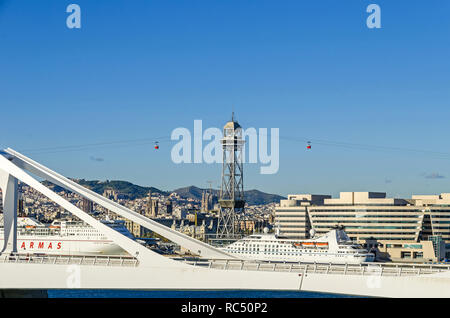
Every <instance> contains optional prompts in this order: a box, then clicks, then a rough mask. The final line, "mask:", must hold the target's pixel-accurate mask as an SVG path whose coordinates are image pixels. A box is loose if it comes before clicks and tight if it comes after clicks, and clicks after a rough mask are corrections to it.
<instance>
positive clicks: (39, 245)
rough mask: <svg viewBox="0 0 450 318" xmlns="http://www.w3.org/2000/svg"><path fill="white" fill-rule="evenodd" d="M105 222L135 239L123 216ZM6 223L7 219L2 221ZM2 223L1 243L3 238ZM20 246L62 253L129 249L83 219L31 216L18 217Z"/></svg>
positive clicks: (26, 249) (32, 250)
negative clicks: (43, 219) (43, 220)
mask: <svg viewBox="0 0 450 318" xmlns="http://www.w3.org/2000/svg"><path fill="white" fill-rule="evenodd" d="M101 222H102V223H103V224H105V225H108V226H109V227H111V228H113V229H114V230H116V231H118V232H120V233H122V234H124V235H125V236H127V237H129V238H132V239H134V237H133V235H132V234H131V233H130V232H129V231H128V230H127V228H126V227H125V221H122V220H114V221H112V220H103V221H101ZM2 223H3V222H2ZM3 230H4V229H3V226H1V227H0V244H2V242H1V241H3ZM17 249H18V252H21V253H24V252H25V253H30V254H36V253H42V254H62V255H92V254H102V255H126V254H127V253H126V252H125V251H124V250H123V249H122V248H121V247H119V246H118V245H117V244H115V243H114V242H113V241H111V240H110V239H108V238H107V237H106V236H105V235H103V234H101V233H100V232H98V231H97V230H96V229H94V228H92V227H90V226H89V225H87V224H86V223H84V222H82V221H74V220H55V221H53V222H52V223H51V224H44V223H41V222H39V221H38V220H36V219H35V218H31V217H18V218H17Z"/></svg>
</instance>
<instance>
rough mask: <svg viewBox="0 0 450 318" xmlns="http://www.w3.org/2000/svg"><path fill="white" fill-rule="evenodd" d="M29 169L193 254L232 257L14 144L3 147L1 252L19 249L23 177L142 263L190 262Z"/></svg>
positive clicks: (0, 158) (0, 160)
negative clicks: (129, 232) (154, 247)
mask: <svg viewBox="0 0 450 318" xmlns="http://www.w3.org/2000/svg"><path fill="white" fill-rule="evenodd" d="M26 171H28V172H30V173H32V174H34V175H36V176H38V177H40V178H43V179H45V180H47V181H50V182H52V183H54V184H56V185H58V186H60V187H62V188H64V189H66V190H69V191H72V192H74V193H77V194H78V195H80V196H82V197H85V198H87V199H88V200H91V201H93V202H95V203H97V204H99V205H101V206H103V207H104V208H106V209H108V210H110V211H112V212H114V213H116V214H118V215H120V216H122V217H124V218H126V219H128V220H130V221H132V222H134V223H137V224H139V225H141V226H143V227H145V228H147V229H149V230H151V231H153V232H155V233H158V234H159V235H161V236H163V237H165V238H167V239H168V240H170V241H172V242H174V243H176V244H178V245H180V246H182V247H184V248H186V249H188V250H190V251H191V252H192V253H194V254H198V255H200V256H202V257H205V258H221V259H232V258H233V257H232V256H230V255H229V254H226V253H225V252H223V251H221V250H219V249H217V248H214V247H212V246H210V245H208V244H206V243H204V242H201V241H198V240H196V239H194V238H191V237H189V236H187V235H185V234H182V233H180V232H178V231H175V230H172V229H171V228H168V227H167V226H164V225H162V224H159V223H157V222H155V221H153V220H151V219H149V218H147V217H145V216H143V215H141V214H139V213H137V212H135V211H132V210H130V209H128V208H126V207H124V206H122V205H120V204H118V203H116V202H114V201H111V200H109V199H107V198H105V197H103V196H102V195H100V194H98V193H96V192H94V191H91V190H89V189H86V188H85V187H83V186H80V185H79V184H77V183H75V182H74V181H71V180H69V179H68V178H66V177H64V176H62V175H60V174H58V173H56V172H54V171H52V170H50V169H49V168H47V167H45V166H43V165H41V164H39V163H37V162H35V161H33V160H31V159H30V158H27V157H26V156H24V155H22V154H20V153H18V152H16V151H14V150H13V149H11V148H7V149H5V150H4V151H0V188H1V189H2V193H3V214H4V216H3V218H4V222H5V224H4V228H5V231H4V232H5V234H4V235H5V241H4V246H3V248H2V250H1V252H2V253H11V252H17V181H18V180H20V181H21V182H23V183H25V184H27V185H29V186H30V187H32V188H34V189H35V190H37V191H39V192H40V193H42V194H43V195H45V196H46V197H48V198H49V199H50V200H52V201H54V202H55V203H57V204H58V205H60V206H61V207H63V208H64V209H66V210H67V211H69V212H71V213H72V214H74V215H75V216H77V217H78V218H80V219H81V220H83V221H84V222H86V223H87V224H89V225H90V226H92V227H93V228H95V229H96V230H97V231H99V232H100V233H102V234H104V235H105V236H106V237H108V238H109V239H111V240H112V241H114V242H115V243H116V244H117V245H119V246H120V247H121V248H123V249H124V250H125V251H127V252H128V253H129V254H130V255H131V256H134V257H136V258H137V259H138V260H139V262H140V263H142V264H147V265H149V264H151V265H164V264H165V265H169V264H170V265H172V266H187V265H184V264H180V263H179V262H176V261H173V260H170V259H168V258H166V257H164V256H161V255H159V254H157V253H155V252H153V251H151V250H149V249H147V248H146V247H144V246H142V245H140V244H139V243H137V242H135V241H133V240H132V239H130V238H128V237H126V236H124V235H123V234H121V233H119V232H117V231H115V230H114V229H112V228H110V227H109V226H107V225H105V224H103V223H102V222H100V221H98V220H96V219H95V218H93V217H92V216H90V215H89V214H87V213H86V212H84V211H82V210H81V209H79V208H78V207H76V206H75V205H73V204H71V203H70V202H69V201H67V200H65V199H64V198H62V197H61V196H59V195H58V194H56V193H55V192H53V191H52V190H50V189H49V188H47V187H46V186H44V185H43V184H42V183H41V182H39V181H38V180H36V179H35V178H34V177H32V176H31V175H29V174H28V173H27V172H26Z"/></svg>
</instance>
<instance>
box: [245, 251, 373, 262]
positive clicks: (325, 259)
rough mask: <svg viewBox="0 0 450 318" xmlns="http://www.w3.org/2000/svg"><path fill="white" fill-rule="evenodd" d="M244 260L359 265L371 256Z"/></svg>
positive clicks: (257, 258) (252, 257)
mask: <svg viewBox="0 0 450 318" xmlns="http://www.w3.org/2000/svg"><path fill="white" fill-rule="evenodd" d="M240 256H241V258H242V259H244V260H256V261H266V262H295V263H298V262H301V263H321V264H328V263H332V264H361V263H365V262H372V261H373V256H371V255H366V256H361V257H340V256H338V255H332V254H329V253H328V254H326V255H320V254H318V255H311V256H310V255H302V256H300V255H297V256H291V255H289V256H283V257H276V256H270V255H264V254H262V255H248V256H247V255H244V254H243V255H240Z"/></svg>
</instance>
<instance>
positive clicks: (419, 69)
mask: <svg viewBox="0 0 450 318" xmlns="http://www.w3.org/2000/svg"><path fill="white" fill-rule="evenodd" d="M70 3H76V4H78V5H80V7H81V14H82V28H81V29H79V30H75V29H68V28H67V27H66V18H67V16H68V14H67V13H66V7H67V6H68V5H69V4H70ZM370 3H377V4H378V5H380V7H381V21H382V22H381V23H382V28H381V29H368V28H367V26H366V18H367V16H368V13H366V7H367V6H368V5H369V4H370ZM449 10H450V2H449V1H447V0H431V1H419V0H410V1H406V0H397V1H363V0H347V1H331V0H329V1H322V0H315V1H312V0H311V1H306V0H292V1H291V0H281V1H275V0H220V1H219V0H173V1H156V0H133V1H132V2H130V1H115V0H108V1H106V0H96V1H93V0H90V1H86V0H73V1H62V0H40V1H32V0H28V1H26V0H23V1H11V0H0V109H1V110H2V124H1V131H2V134H1V136H0V146H1V147H12V148H14V149H16V150H19V151H23V153H24V154H27V155H29V156H31V157H32V158H33V159H35V160H37V161H39V162H41V163H43V164H45V165H47V166H49V167H50V168H52V169H54V170H56V171H58V172H60V173H63V174H65V175H67V176H70V177H79V178H86V179H101V180H104V179H110V180H113V179H121V180H128V181H131V182H134V183H137V184H140V185H152V186H155V187H159V188H161V189H166V190H170V189H174V188H177V187H181V186H186V185H191V184H195V185H197V186H202V187H207V185H208V184H207V181H208V180H212V181H214V186H215V187H218V186H219V184H220V183H219V182H220V174H221V167H220V165H217V164H215V165H199V164H182V165H176V164H174V163H172V161H171V158H170V150H171V148H172V146H173V143H172V142H165V141H164V140H165V139H164V138H161V137H163V136H166V139H167V137H168V136H170V133H171V131H172V130H173V129H175V128H177V127H186V128H189V129H191V130H192V129H193V121H194V120H195V119H202V120H203V126H204V127H205V128H206V127H221V126H223V124H224V123H225V122H226V121H227V120H228V119H229V118H230V113H231V111H232V110H233V109H234V111H235V112H236V116H237V118H238V120H239V122H240V124H241V125H242V126H243V127H244V128H247V127H256V128H261V127H262V128H264V127H266V128H272V127H277V128H280V135H281V136H284V137H285V138H284V139H281V143H280V169H279V172H278V173H277V174H274V175H261V174H259V165H246V166H245V172H246V175H245V187H246V188H247V189H250V188H258V189H260V190H263V191H266V192H272V193H279V194H283V195H286V194H288V193H303V192H304V193H325V194H333V195H336V194H337V193H338V192H339V191H369V190H371V191H384V192H388V194H389V195H391V196H409V195H411V194H412V193H416V194H419V193H424V194H425V193H440V192H450V181H449V180H450V140H449V138H448V136H449V135H450V134H449V132H450V128H449V126H448V118H449V117H450V89H449V87H450V76H449V74H450V59H449V56H450V20H449V19H448V12H449ZM140 138H147V139H148V140H153V139H158V140H159V139H161V143H160V145H161V149H160V150H159V151H155V150H154V149H153V145H152V142H151V141H150V142H147V143H145V144H144V143H138V142H136V143H134V142H133V143H131V144H129V145H125V146H124V143H121V144H117V146H114V144H112V145H102V146H101V147H97V148H95V147H85V148H83V147H81V148H80V149H79V150H77V151H62V150H61V149H60V150H59V151H54V152H50V151H47V152H45V151H39V149H43V148H49V147H62V146H73V145H87V144H93V143H107V142H118V141H124V140H135V139H140ZM294 139H297V140H299V141H296V140H294ZM304 140H311V141H313V149H312V151H307V150H306V144H305V142H304ZM314 141H330V142H325V143H324V142H322V143H321V142H316V143H315V142H314ZM337 142H341V143H347V144H350V145H355V144H362V145H367V146H365V147H356V146H350V147H342V146H339V145H338V144H337ZM382 147H386V148H382ZM388 147H392V148H401V149H403V148H404V149H412V150H417V151H403V150H401V149H397V150H395V151H390V150H388V149H387V148H388ZM428 151H429V152H428ZM433 152H441V153H444V154H443V155H439V156H437V155H435V154H434V153H433ZM95 159H98V160H95Z"/></svg>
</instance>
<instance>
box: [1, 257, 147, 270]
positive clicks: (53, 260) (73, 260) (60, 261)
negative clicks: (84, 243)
mask: <svg viewBox="0 0 450 318" xmlns="http://www.w3.org/2000/svg"><path fill="white" fill-rule="evenodd" d="M0 263H21V264H23V263H32V264H57V265H93V266H126V267H136V266H138V265H139V261H138V260H137V259H136V258H133V257H129V256H115V255H114V256H104V255H101V256H100V255H99V256H95V255H51V254H47V255H39V256H36V255H28V254H14V255H2V256H0Z"/></svg>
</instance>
